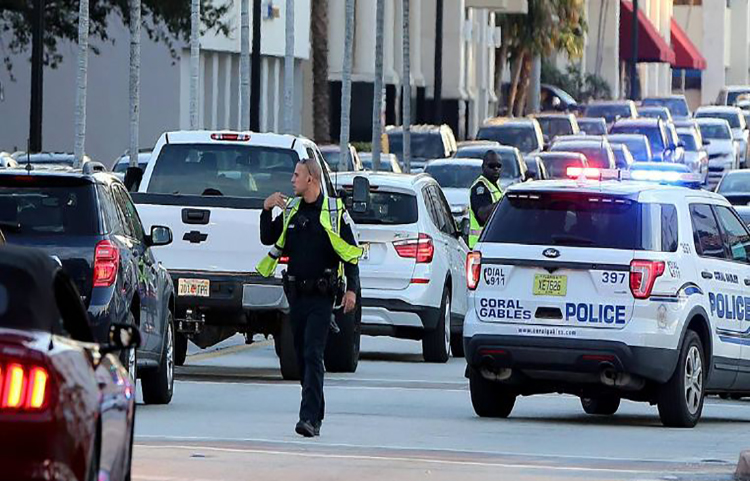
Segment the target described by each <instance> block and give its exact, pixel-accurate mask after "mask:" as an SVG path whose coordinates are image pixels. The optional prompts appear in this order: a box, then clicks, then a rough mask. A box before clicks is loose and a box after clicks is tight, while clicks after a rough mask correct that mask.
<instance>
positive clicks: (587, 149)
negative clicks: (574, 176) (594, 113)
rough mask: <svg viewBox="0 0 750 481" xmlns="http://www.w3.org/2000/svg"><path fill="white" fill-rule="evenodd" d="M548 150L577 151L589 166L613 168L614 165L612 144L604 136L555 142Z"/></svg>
mask: <svg viewBox="0 0 750 481" xmlns="http://www.w3.org/2000/svg"><path fill="white" fill-rule="evenodd" d="M550 152H578V153H579V154H583V155H584V156H585V157H586V162H587V164H588V166H589V167H598V168H600V169H614V168H615V167H616V163H615V154H614V152H612V146H611V145H610V144H609V141H608V140H607V139H605V138H603V139H601V140H571V141H565V142H555V143H553V144H552V147H551V148H550Z"/></svg>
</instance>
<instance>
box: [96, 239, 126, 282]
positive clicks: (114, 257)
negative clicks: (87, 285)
mask: <svg viewBox="0 0 750 481" xmlns="http://www.w3.org/2000/svg"><path fill="white" fill-rule="evenodd" d="M119 265H120V251H119V250H117V247H116V246H115V245H114V244H112V243H111V242H110V241H108V240H103V241H101V242H99V243H98V244H97V245H96V251H95V253H94V287H109V286H111V285H112V284H114V283H115V280H116V279H117V270H118V267H119Z"/></svg>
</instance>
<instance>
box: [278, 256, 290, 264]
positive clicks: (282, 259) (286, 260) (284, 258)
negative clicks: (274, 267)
mask: <svg viewBox="0 0 750 481" xmlns="http://www.w3.org/2000/svg"><path fill="white" fill-rule="evenodd" d="M279 264H289V257H288V256H281V257H279Z"/></svg>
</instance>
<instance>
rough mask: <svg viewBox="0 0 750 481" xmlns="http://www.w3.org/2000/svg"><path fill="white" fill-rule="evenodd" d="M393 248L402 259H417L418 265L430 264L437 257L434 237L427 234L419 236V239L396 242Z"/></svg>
mask: <svg viewBox="0 0 750 481" xmlns="http://www.w3.org/2000/svg"><path fill="white" fill-rule="evenodd" d="M393 247H394V248H395V249H396V253H397V254H398V255H399V256H400V257H405V258H409V259H416V260H417V264H429V263H430V262H432V258H433V256H434V255H435V245H434V244H433V243H432V237H430V236H429V235H427V234H419V237H418V238H417V239H409V240H404V241H398V242H394V243H393Z"/></svg>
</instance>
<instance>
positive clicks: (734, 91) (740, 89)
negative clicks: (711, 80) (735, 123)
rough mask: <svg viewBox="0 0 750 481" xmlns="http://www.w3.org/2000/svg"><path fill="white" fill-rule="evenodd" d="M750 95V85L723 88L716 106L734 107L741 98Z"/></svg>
mask: <svg viewBox="0 0 750 481" xmlns="http://www.w3.org/2000/svg"><path fill="white" fill-rule="evenodd" d="M748 94H750V85H730V86H726V87H723V88H722V89H721V91H720V92H719V95H718V96H717V97H716V105H728V106H733V105H735V104H736V103H737V101H738V100H739V98H740V97H742V96H744V95H748Z"/></svg>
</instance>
